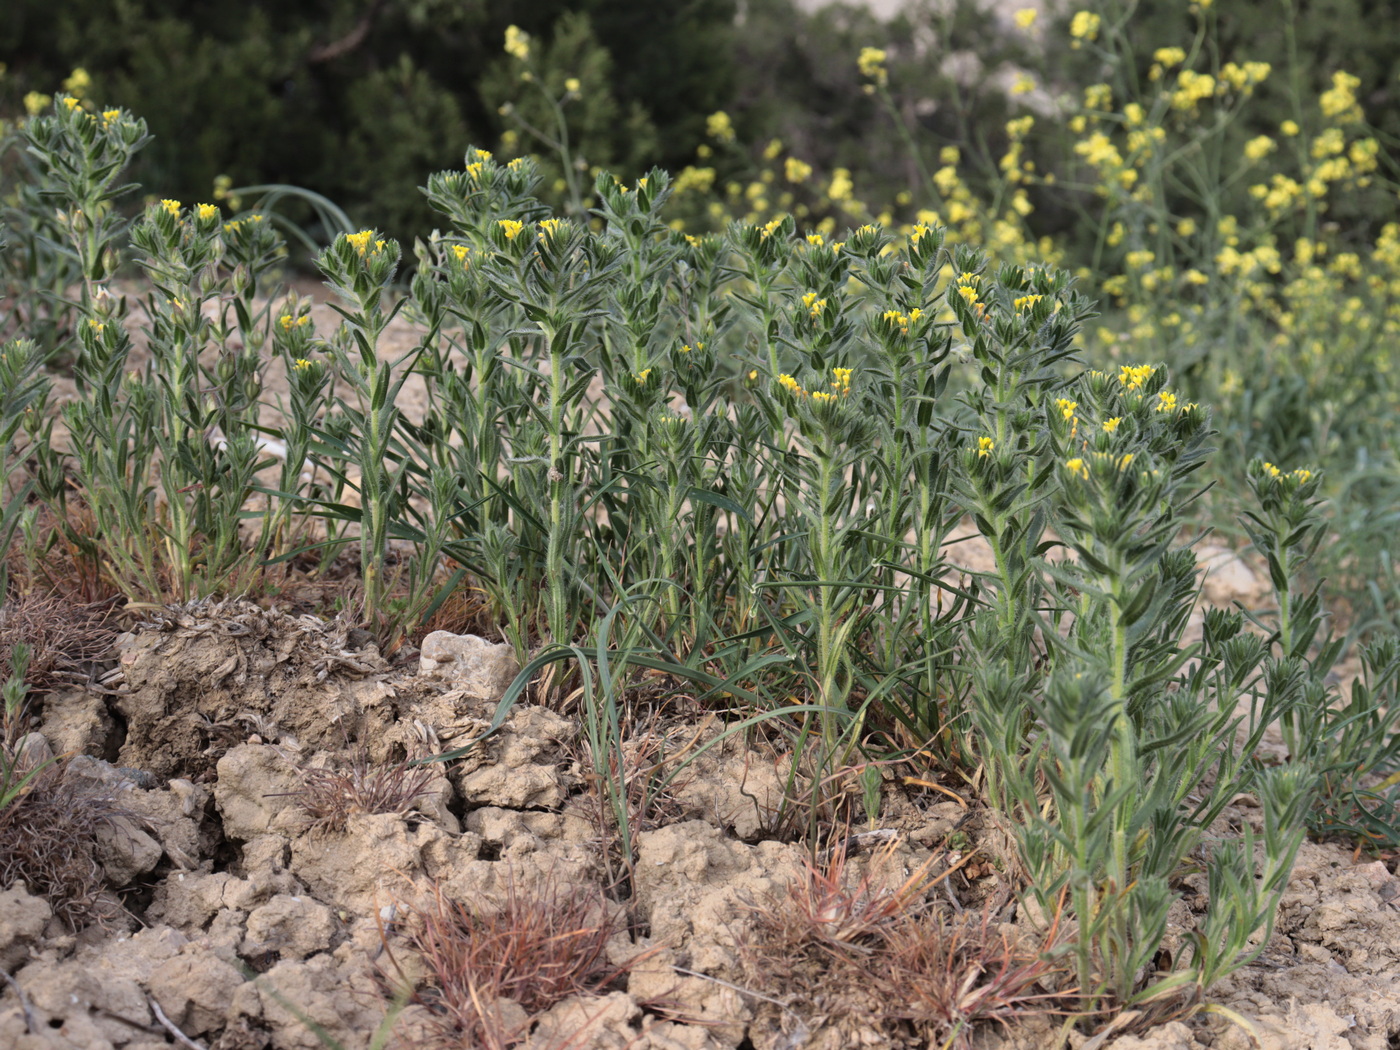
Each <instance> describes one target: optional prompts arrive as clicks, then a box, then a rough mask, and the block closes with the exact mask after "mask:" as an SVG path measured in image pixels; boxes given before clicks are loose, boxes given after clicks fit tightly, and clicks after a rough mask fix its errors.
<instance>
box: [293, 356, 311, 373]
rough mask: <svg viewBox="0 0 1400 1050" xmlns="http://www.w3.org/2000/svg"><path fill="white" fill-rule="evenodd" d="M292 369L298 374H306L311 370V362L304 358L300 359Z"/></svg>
mask: <svg viewBox="0 0 1400 1050" xmlns="http://www.w3.org/2000/svg"><path fill="white" fill-rule="evenodd" d="M292 368H293V369H295V370H296V371H298V372H305V371H308V370H309V369H310V368H311V362H310V361H308V360H307V359H306V358H304V357H298V358H297V359H296V363H295V364H293V365H292Z"/></svg>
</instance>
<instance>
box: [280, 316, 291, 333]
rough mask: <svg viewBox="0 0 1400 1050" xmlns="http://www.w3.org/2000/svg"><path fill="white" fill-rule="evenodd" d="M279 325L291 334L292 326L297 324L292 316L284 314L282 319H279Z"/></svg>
mask: <svg viewBox="0 0 1400 1050" xmlns="http://www.w3.org/2000/svg"><path fill="white" fill-rule="evenodd" d="M277 323H278V324H280V325H281V326H282V327H283V328H284V329H286V330H287V331H289V332H290V331H291V329H292V325H293V324H294V323H295V322H294V321H293V319H292V315H291V314H283V315H282V316H281V317H279V318H278V319H277Z"/></svg>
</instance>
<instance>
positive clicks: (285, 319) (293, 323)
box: [277, 314, 311, 332]
mask: <svg viewBox="0 0 1400 1050" xmlns="http://www.w3.org/2000/svg"><path fill="white" fill-rule="evenodd" d="M277 323H278V324H279V325H281V326H282V330H283V331H284V332H290V331H291V330H292V329H293V328H301V327H303V326H305V325H308V324H310V323H311V315H310V314H303V315H302V316H301V317H293V316H292V315H291V314H283V315H282V316H281V317H279V318H278V319H277Z"/></svg>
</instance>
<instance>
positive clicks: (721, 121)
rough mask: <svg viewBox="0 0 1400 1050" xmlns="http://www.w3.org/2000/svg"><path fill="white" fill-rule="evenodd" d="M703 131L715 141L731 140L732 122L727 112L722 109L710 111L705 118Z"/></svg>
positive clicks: (732, 134)
mask: <svg viewBox="0 0 1400 1050" xmlns="http://www.w3.org/2000/svg"><path fill="white" fill-rule="evenodd" d="M705 133H706V134H707V135H709V136H710V138H712V139H714V140H716V141H717V142H733V141H734V124H733V122H732V121H731V120H730V119H729V114H728V113H726V112H725V111H724V110H722V109H721V110H717V111H716V112H714V113H711V114H710V115H709V116H708V117H706V118H705Z"/></svg>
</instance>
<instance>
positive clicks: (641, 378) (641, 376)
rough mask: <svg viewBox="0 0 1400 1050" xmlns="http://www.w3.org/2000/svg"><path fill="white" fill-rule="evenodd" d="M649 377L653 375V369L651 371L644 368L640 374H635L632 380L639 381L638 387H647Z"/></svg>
mask: <svg viewBox="0 0 1400 1050" xmlns="http://www.w3.org/2000/svg"><path fill="white" fill-rule="evenodd" d="M649 375H651V369H650V368H643V369H642V370H641V371H640V372H637V373H635V374H634V375H633V376H632V378H633V379H635V380H636V381H637V385H638V386H645V385H646V381H647V376H649Z"/></svg>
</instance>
